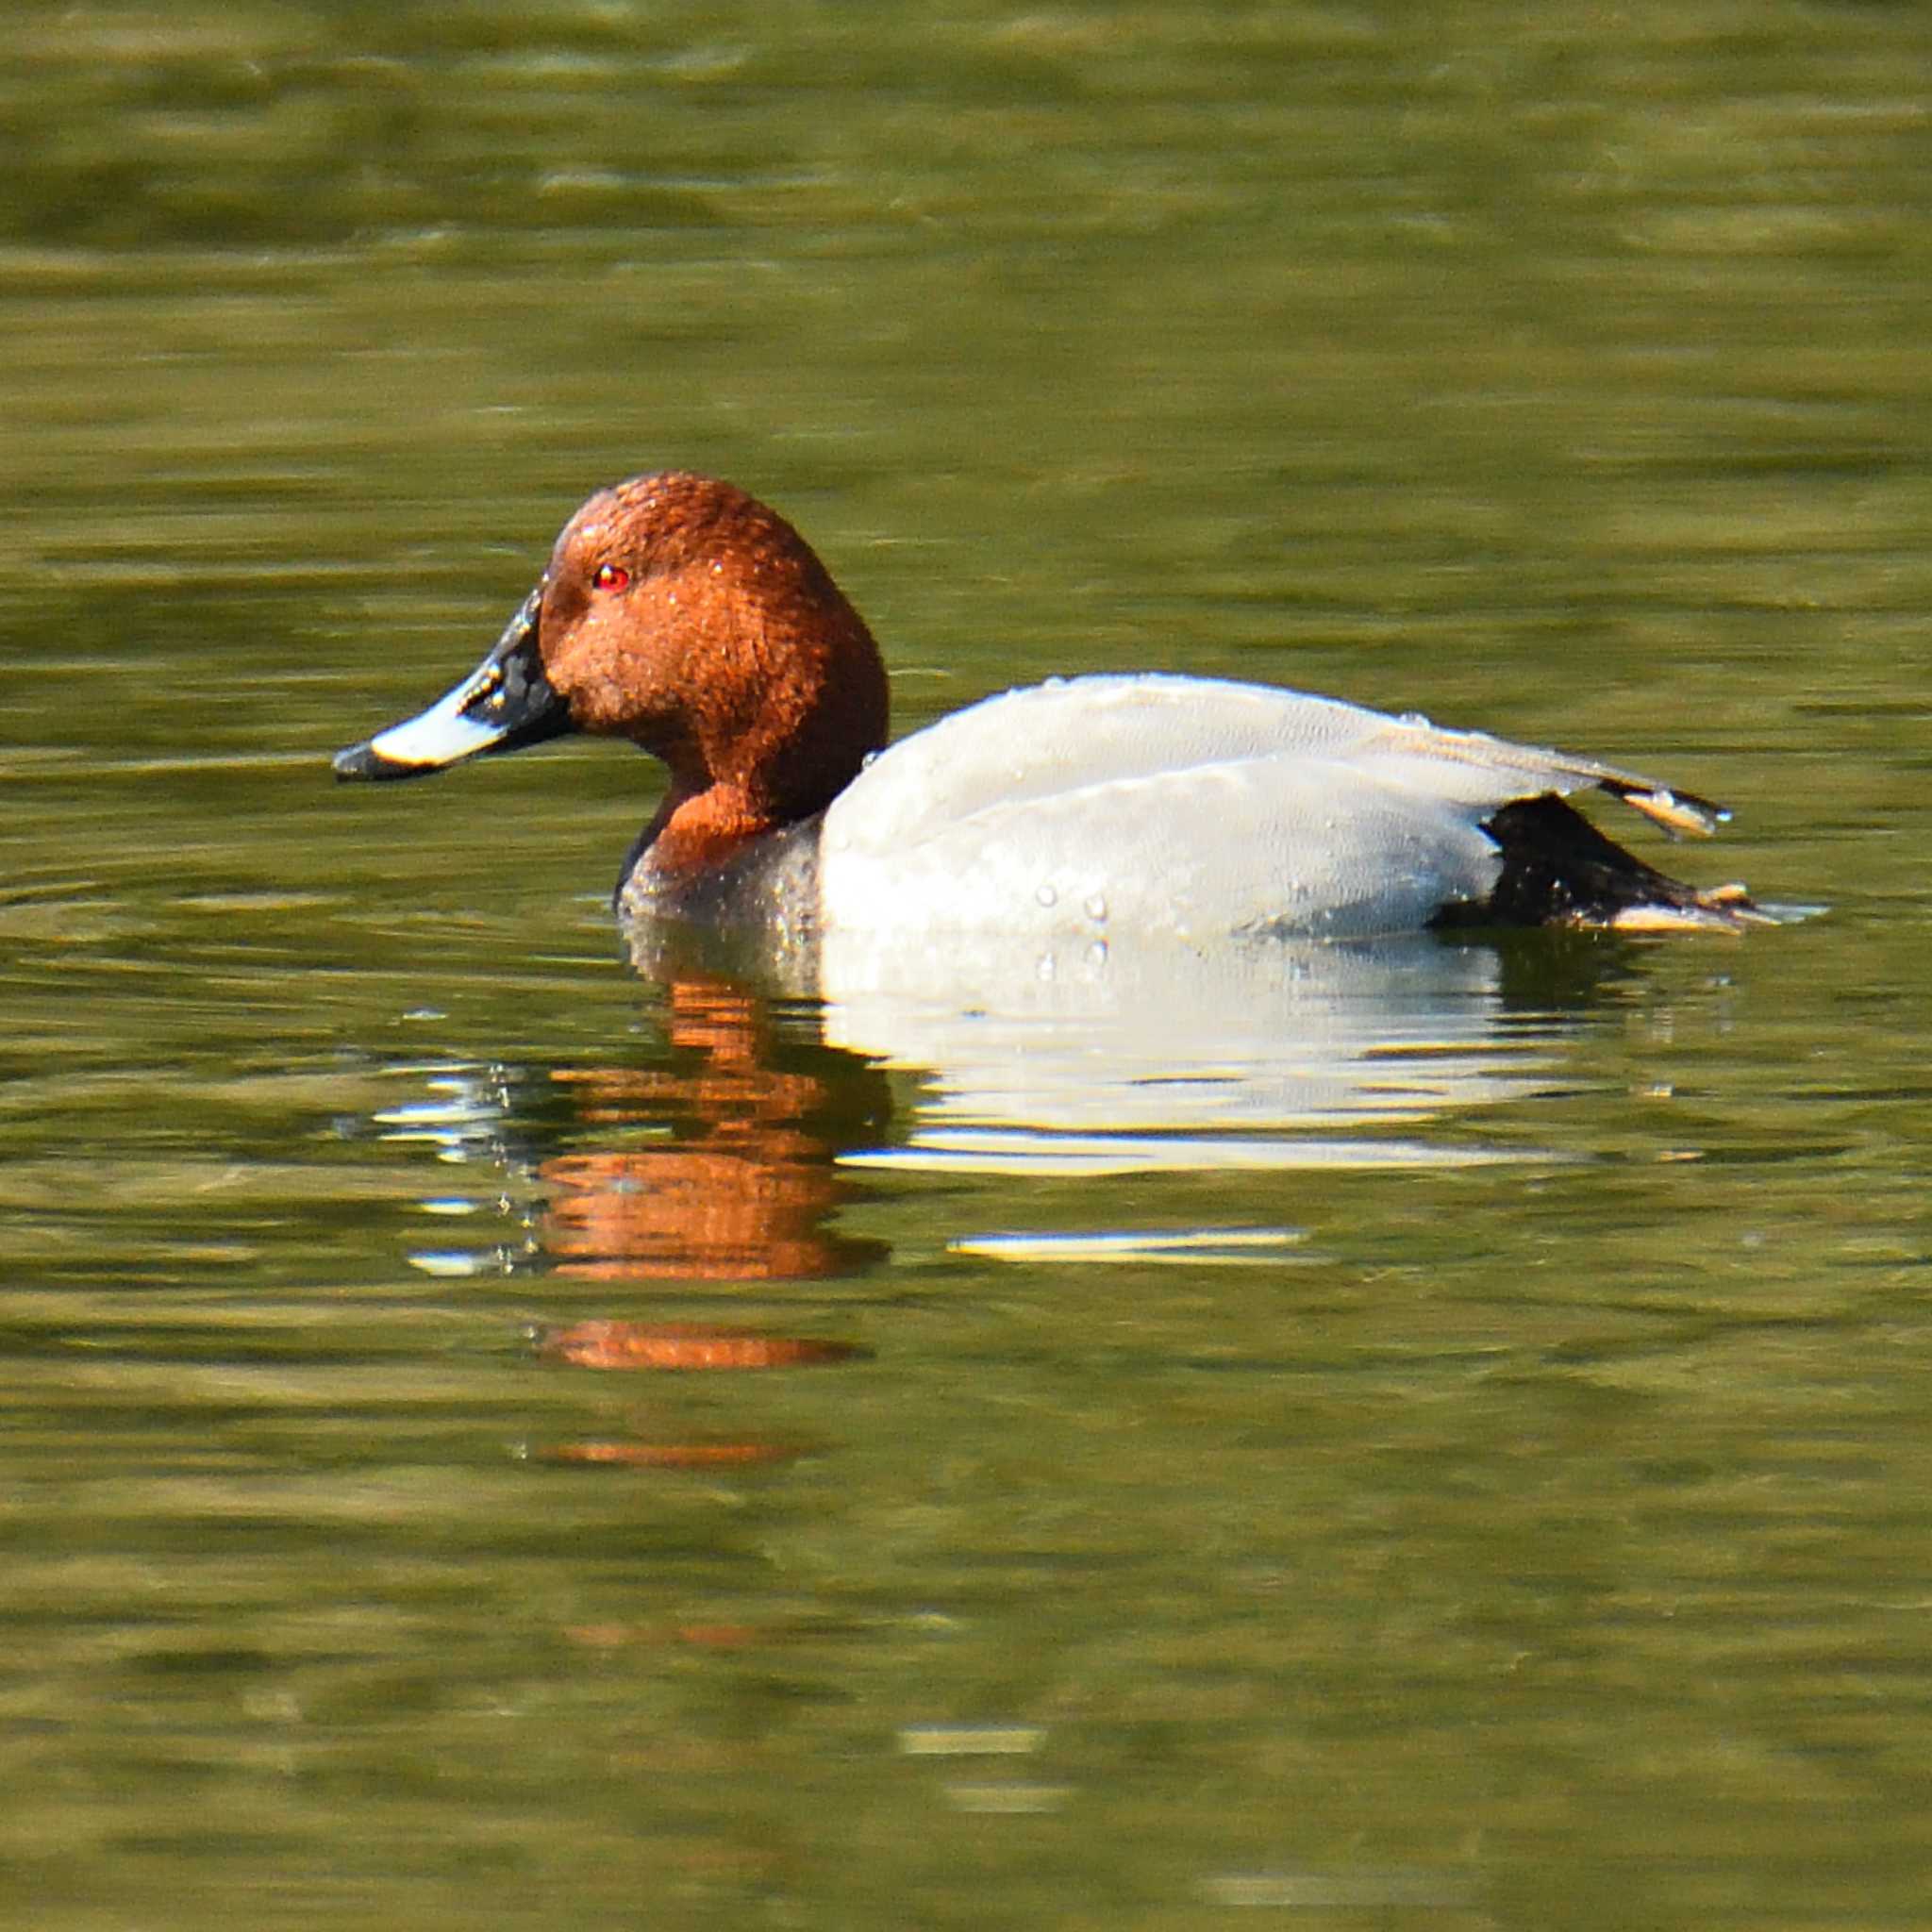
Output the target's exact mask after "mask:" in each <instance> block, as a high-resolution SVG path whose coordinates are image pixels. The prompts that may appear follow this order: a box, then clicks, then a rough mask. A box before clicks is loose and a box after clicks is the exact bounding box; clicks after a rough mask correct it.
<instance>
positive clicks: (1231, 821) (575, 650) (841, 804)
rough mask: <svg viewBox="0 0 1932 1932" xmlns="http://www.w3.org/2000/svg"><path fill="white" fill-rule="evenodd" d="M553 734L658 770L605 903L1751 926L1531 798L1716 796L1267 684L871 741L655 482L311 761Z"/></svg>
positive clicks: (848, 611)
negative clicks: (368, 730)
mask: <svg viewBox="0 0 1932 1932" xmlns="http://www.w3.org/2000/svg"><path fill="white" fill-rule="evenodd" d="M567 731H585V732H591V733H594V734H596V735H599V736H603V737H610V738H625V739H629V740H630V741H632V742H633V743H635V744H638V745H641V746H642V747H643V749H644V750H646V751H648V752H651V753H653V754H654V755H655V756H657V757H658V758H660V759H661V760H662V761H663V763H664V764H665V766H666V768H667V769H668V772H669V774H670V785H669V788H668V790H667V791H666V792H665V794H664V798H663V802H662V803H661V805H660V806H659V807H658V811H657V814H656V816H655V817H654V818H653V819H652V820H651V822H650V824H648V825H646V826H645V828H644V830H643V833H642V834H641V837H640V838H639V840H638V841H637V843H636V845H635V846H634V847H633V848H632V850H631V853H630V855H629V857H628V858H627V859H626V860H625V867H624V871H623V874H622V875H621V877H620V878H619V881H618V887H617V893H616V906H617V909H618V911H619V912H620V914H621V915H622V916H624V917H625V918H626V919H627V920H631V921H637V922H645V921H655V920H660V919H668V920H678V921H694V922H698V923H701V924H740V923H749V924H759V925H770V926H772V927H774V928H775V929H777V930H779V931H782V932H784V933H786V934H791V935H803V934H809V933H813V932H819V931H827V930H833V929H836V930H838V931H840V932H841V933H864V932H877V933H879V934H881V935H898V936H901V937H904V936H907V935H908V934H913V933H924V934H930V935H932V936H934V937H936V938H937V937H940V936H942V935H944V934H947V933H958V934H967V933H974V934H984V933H992V932H998V933H1002V934H1008V935H1016V936H1022V937H1024V936H1037V937H1041V938H1050V937H1062V936H1066V937H1071V936H1074V935H1077V934H1080V933H1091V932H1092V931H1094V930H1095V929H1097V928H1106V927H1109V926H1110V927H1111V928H1112V929H1114V930H1116V931H1132V932H1136V933H1165V934H1171V935H1174V936H1175V937H1177V938H1180V939H1183V940H1186V941H1208V940H1215V939H1225V938H1227V937H1229V936H1259V935H1279V936H1285V937H1296V938H1317V939H1342V938H1361V937H1368V936H1374V935H1378V934H1387V933H1393V932H1400V931H1406V930H1410V929H1414V928H1419V927H1424V926H1432V925H1433V926H1452V925H1458V926H1459V925H1484V924H1518V925H1520V924H1559V925H1585V926H1612V927H1618V928H1622V929H1630V930H1676V929H1705V930H1712V929H1715V930H1736V929H1738V928H1740V927H1741V926H1743V925H1745V924H1751V923H1755V922H1757V921H1758V920H1760V919H1761V918H1762V917H1763V915H1761V914H1760V913H1758V911H1757V908H1755V907H1754V906H1753V905H1752V903H1751V901H1750V899H1749V898H1748V897H1747V896H1746V895H1745V892H1744V890H1743V888H1742V887H1740V886H1736V885H1727V886H1720V887H1717V888H1714V889H1709V890H1700V889H1699V888H1697V887H1694V886H1689V885H1685V884H1682V883H1680V882H1678V881H1677V880H1675V879H1672V878H1669V877H1667V876H1666V875H1665V874H1662V873H1660V872H1657V871H1656V870H1654V869H1653V868H1652V867H1650V866H1648V865H1646V864H1645V863H1644V862H1643V861H1642V860H1641V859H1640V858H1636V857H1635V856H1634V855H1633V854H1631V853H1629V852H1626V851H1625V850H1624V848H1623V847H1622V846H1621V845H1618V844H1616V843H1615V842H1613V841H1611V840H1610V839H1608V838H1607V837H1605V835H1604V834H1603V833H1601V832H1599V831H1597V830H1596V829H1595V828H1594V827H1593V826H1592V825H1591V824H1590V823H1589V821H1588V820H1586V819H1585V818H1584V817H1583V816H1582V815H1581V814H1580V813H1579V812H1577V811H1576V810H1575V809H1574V808H1573V807H1572V806H1570V805H1569V804H1567V803H1566V802H1565V799H1566V796H1567V794H1569V793H1572V792H1577V791H1588V790H1596V791H1604V792H1607V793H1608V794H1609V795H1610V796H1611V797H1613V798H1617V799H1620V800H1621V801H1623V802H1624V804H1626V805H1629V806H1632V807H1634V808H1636V809H1637V810H1638V811H1640V812H1641V813H1643V814H1644V815H1645V816H1646V817H1648V818H1650V819H1652V820H1654V821H1655V822H1657V824H1660V825H1662V826H1664V827H1665V828H1666V829H1667V830H1669V831H1670V832H1672V833H1687V832H1688V833H1707V832H1710V831H1712V830H1714V829H1715V828H1716V826H1717V825H1718V824H1720V823H1721V822H1722V821H1723V820H1724V818H1726V817H1727V816H1728V814H1727V813H1725V812H1724V809H1723V808H1721V807H1719V806H1716V805H1714V804H1712V803H1711V802H1710V801H1709V800H1708V799H1705V798H1700V797H1697V796H1695V795H1694V794H1692V793H1691V792H1688V791H1674V790H1672V789H1671V788H1669V787H1666V786H1664V785H1662V784H1659V783H1658V782H1657V780H1655V779H1651V778H1646V777H1642V776H1641V775H1639V774H1636V773H1633V772H1626V771H1621V770H1619V769H1617V768H1616V767H1614V766H1610V765H1605V764H1599V763H1597V762H1596V761H1595V760H1594V759H1591V758H1573V757H1571V756H1569V755H1567V754H1565V753H1561V752H1556V751H1544V750H1538V749H1535V748H1533V747H1530V746H1527V745H1521V744H1512V743H1510V742H1508V741H1507V740H1504V739H1499V738H1491V737H1487V736H1485V735H1484V734H1482V733H1480V732H1474V731H1455V730H1445V729H1442V728H1441V727H1439V726H1437V725H1435V724H1430V723H1429V721H1428V720H1427V719H1425V718H1421V717H1416V716H1402V717H1396V716H1391V715H1389V714H1387V713H1383V712H1379V711H1373V710H1368V709H1365V708H1362V707H1360V706H1357V705H1351V704H1346V703H1343V702H1341V700H1339V699H1335V698H1327V697H1316V696H1311V695H1309V694H1307V693H1306V692H1303V691H1289V690H1284V689H1280V688H1277V687H1274V686H1269V685H1259V684H1243V683H1234V682H1228V681H1224V680H1220V679H1212V678H1198V677H1182V676H1173V675H1158V674H1149V675H1126V676H1124V675H1091V676H1082V677H1072V678H1067V679H1064V680H1062V679H1054V680H1051V681H1049V682H1048V683H1046V684H1042V685H1036V686H1033V687H1030V688H1028V689H1025V690H1020V691H1008V692H1007V693H1006V694H1005V695H1004V696H999V697H992V698H988V699H986V700H984V701H983V702H981V703H979V704H976V705H974V706H971V707H969V708H967V709H965V710H963V711H958V712H956V713H954V714H953V715H952V716H950V717H947V718H945V719H942V720H941V722H940V723H938V724H933V725H931V726H929V727H927V728H926V729H925V730H923V731H920V732H917V733H915V734H914V735H913V736H912V737H910V738H908V739H905V740H903V741H900V742H899V743H897V744H895V745H892V746H891V749H890V750H888V749H887V688H886V673H885V667H884V664H883V662H882V661H881V659H880V657H879V653H878V647H877V646H876V644H874V641H873V638H872V634H871V632H870V631H869V630H868V629H867V628H866V625H865V624H864V622H863V620H862V619H861V618H860V617H859V615H858V612H857V611H856V610H855V609H854V608H853V607H852V605H851V604H850V603H849V602H848V601H847V600H846V598H845V596H844V594H843V592H842V591H840V589H839V587H838V585H837V584H835V583H834V582H833V580H832V578H831V575H830V574H829V573H828V572H827V571H826V570H825V567H824V564H822V563H821V562H820V561H819V558H817V556H816V555H814V553H813V552H812V550H811V548H810V546H809V545H808V543H807V542H806V541H805V540H804V539H803V538H802V537H801V536H799V534H798V533H797V531H795V530H794V529H793V528H792V527H791V525H790V524H788V523H787V522H786V521H785V520H784V519H783V518H782V517H780V516H779V515H778V514H777V513H776V512H775V511H774V510H771V509H769V508H766V507H765V506H764V505H763V504H761V503H759V502H758V501H757V500H756V499H755V498H753V497H751V496H749V495H747V494H746V493H745V492H744V491H741V490H739V489H736V488H734V487H733V486H732V485H731V484H728V483H724V482H719V481H717V480H715V479H713V478H710V477H706V476H698V475H689V474H686V473H684V472H677V471H672V472H666V473H663V474H660V475H647V476H638V477H633V478H632V479H631V480H630V481H628V482H625V483H620V484H618V485H616V486H615V487H614V488H611V489H608V490H602V491H598V492H597V493H596V494H595V495H594V496H592V497H591V499H590V500H589V502H587V503H586V504H585V505H584V506H583V507H582V508H580V509H579V510H578V511H577V512H576V514H575V516H573V517H572V518H571V520H570V521H569V522H568V523H567V524H566V525H564V526H563V530H562V532H561V534H560V535H559V536H558V539H557V543H556V547H555V548H554V549H553V551H552V552H551V556H550V562H549V565H548V567H547V568H546V569H545V570H544V572H543V575H542V576H541V579H540V580H539V582H538V584H537V586H536V588H535V589H534V590H533V591H531V592H530V594H529V596H528V597H527V598H525V601H524V604H523V606H522V607H521V608H519V609H518V611H517V613H516V615H515V616H514V617H512V618H511V620H510V622H509V624H508V627H507V628H506V629H505V631H504V633H503V635H502V637H501V638H500V639H499V640H498V641H497V643H496V645H495V647H494V648H493V649H492V650H491V652H490V654H489V656H488V657H486V658H484V660H483V662H482V663H481V665H479V666H478V667H477V669H476V670H475V672H473V673H472V674H471V675H469V676H468V677H466V678H464V679H463V680H462V681H461V682H460V683H459V684H458V685H457V686H456V687H455V688H454V689H453V690H452V691H449V693H448V694H447V695H446V696H444V697H443V698H441V700H440V701H439V702H438V703H436V704H434V705H432V706H431V707H430V708H428V709H427V710H426V711H424V712H423V713H422V714H421V715H420V716H417V717H414V718H411V719H408V721H406V722H404V723H401V724H392V725H391V726H390V727H389V728H388V729H387V730H385V731H380V732H378V733H376V735H375V737H374V738H371V739H370V740H368V741H366V742H365V743H362V744H358V745H354V746H351V747H350V748H349V749H347V750H345V751H342V752H341V753H339V754H338V755H337V757H336V759H335V771H336V774H337V775H338V776H339V777H342V778H408V777H415V776H418V775H420V774H424V773H427V772H432V771H437V770H440V769H441V768H442V767H443V766H445V765H451V764H455V763H457V762H458V760H459V759H462V758H471V757H474V756H475V755H477V754H478V753H485V752H489V753H496V752H505V751H510V750H514V749H515V748H516V747H518V746H520V745H525V744H533V743H536V742H538V741H541V740H544V739H548V738H553V737H556V736H558V734H560V733H563V732H567Z"/></svg>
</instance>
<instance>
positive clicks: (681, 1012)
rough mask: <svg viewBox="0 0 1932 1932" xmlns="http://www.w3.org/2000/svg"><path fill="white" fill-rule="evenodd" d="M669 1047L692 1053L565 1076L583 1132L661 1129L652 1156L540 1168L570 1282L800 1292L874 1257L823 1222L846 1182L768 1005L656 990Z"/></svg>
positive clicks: (546, 1228) (823, 1102)
mask: <svg viewBox="0 0 1932 1932" xmlns="http://www.w3.org/2000/svg"><path fill="white" fill-rule="evenodd" d="M667 1000H668V1007H669V1015H668V1021H667V1031H668V1034H669V1037H670V1041H671V1044H672V1045H673V1046H674V1047H675V1048H676V1049H678V1050H680V1051H681V1052H684V1053H688V1054H692V1055H695V1056H696V1057H697V1058H696V1063H695V1064H694V1065H692V1066H691V1067H689V1068H683V1067H679V1068H674V1069H671V1070H669V1071H663V1072H643V1071H638V1072H631V1071H625V1070H622V1069H615V1070H602V1069H600V1070H594V1071H592V1070H577V1069H565V1070H560V1071H558V1072H557V1073H555V1074H552V1076H551V1077H552V1078H553V1079H554V1080H557V1081H558V1082H562V1083H565V1084H567V1085H568V1086H570V1087H571V1088H572V1089H573V1090H574V1097H575V1101H576V1104H577V1108H578V1112H579V1116H580V1118H581V1119H582V1120H584V1121H585V1122H588V1123H592V1124H629V1123H636V1122H649V1121H657V1120H664V1119H667V1118H669V1119H671V1120H673V1121H675V1124H676V1128H677V1131H676V1134H675V1139H673V1140H672V1141H669V1142H667V1143H666V1144H665V1145H662V1146H647V1147H634V1148H625V1149H619V1150H613V1151H610V1152H607V1153H591V1154H568V1155H560V1156H558V1158H555V1159H552V1160H549V1161H546V1162H544V1163H543V1165H542V1167H541V1170H540V1173H541V1177H542V1179H543V1181H544V1182H545V1183H546V1184H547V1185H548V1187H549V1189H550V1192H551V1198H550V1206H549V1208H548V1210H547V1213H546V1215H545V1217H544V1222H543V1226H542V1242H543V1246H544V1247H545V1248H546V1249H547V1250H548V1251H549V1252H550V1254H551V1255H553V1256H555V1257H557V1259H558V1273H559V1274H568V1275H574V1276H575V1277H577V1278H578V1279H581V1280H598V1281H604V1280H625V1281H654V1280H662V1279H665V1278H667V1277H674V1276H675V1277H679V1278H684V1279H697V1280H708V1281H722V1280H739V1281H774V1280H786V1281H796V1280H811V1279H816V1278H819V1277H822V1276H824V1275H828V1274H845V1273H850V1272H853V1271H854V1270H856V1269H858V1268H859V1267H862V1266H864V1265H866V1264H868V1263H869V1262H871V1261H873V1260H874V1259H876V1258H877V1257H878V1255H879V1253H880V1252H881V1249H880V1248H879V1246H878V1244H877V1243H874V1242H870V1241H853V1240H850V1239H841V1237H839V1236H837V1235H834V1234H832V1233H830V1232H829V1231H828V1230H827V1229H826V1227H825V1226H824V1222H825V1221H826V1219H827V1217H828V1216H829V1215H830V1213H831V1211H832V1209H833V1208H835V1207H836V1206H837V1204H838V1201H839V1198H840V1193H841V1181H840V1178H839V1174H838V1170H837V1168H836V1167H835V1166H834V1164H833V1155H834V1149H833V1148H832V1146H831V1145H830V1143H829V1142H828V1141H827V1140H826V1139H825V1137H824V1133H823V1131H821V1130H817V1129H815V1128H814V1126H813V1125H812V1124H811V1123H812V1122H813V1120H814V1118H815V1117H821V1116H823V1115H824V1114H825V1112H826V1111H827V1106H828V1094H827V1091H826V1084H825V1082H824V1079H823V1078H822V1077H821V1076H820V1075H819V1074H816V1073H813V1072H809V1071H787V1070H784V1069H781V1068H779V1067H777V1066H776V1065H774V1044H773V1041H772V1038H771V1027H770V1024H769V1021H768V1018H767V1015H766V1011H765V1008H764V1005H763V1002H762V1001H761V1000H760V999H759V998H758V995H756V994H755V993H751V992H747V991H744V990H743V989H741V988H740V987H736V986H732V985H729V984H727V983H724V982H722V981H714V980H706V979H692V978H687V979H683V980H679V981H676V982H674V983H673V984H672V985H671V986H670V987H669V989H668V990H667Z"/></svg>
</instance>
